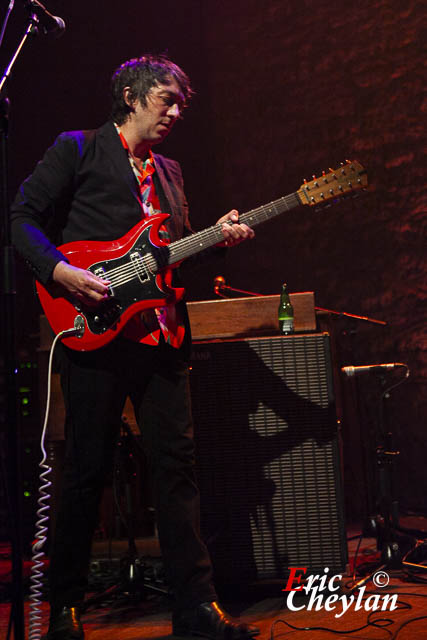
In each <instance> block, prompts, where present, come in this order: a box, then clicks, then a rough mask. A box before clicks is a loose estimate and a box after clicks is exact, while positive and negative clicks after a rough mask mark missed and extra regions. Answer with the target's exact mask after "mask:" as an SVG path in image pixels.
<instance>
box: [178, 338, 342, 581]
mask: <svg viewBox="0 0 427 640" xmlns="http://www.w3.org/2000/svg"><path fill="white" fill-rule="evenodd" d="M190 380H191V389H192V397H193V414H194V422H195V438H196V446H197V469H198V480H199V486H200V492H201V500H202V503H201V507H202V512H201V518H202V532H203V535H204V537H205V540H206V542H207V544H208V546H209V548H210V551H211V554H212V558H213V561H214V567H215V573H216V580H217V581H218V580H219V581H221V580H225V581H226V582H227V583H238V582H242V581H248V580H250V581H253V580H266V579H267V580H268V579H282V578H285V577H286V575H287V573H288V567H291V566H306V567H308V569H309V570H310V571H312V572H314V571H323V569H324V568H325V567H329V569H330V570H331V571H332V570H336V571H337V572H338V571H341V570H342V569H343V568H344V567H345V563H346V561H347V554H346V546H345V535H344V522H343V513H342V496H341V487H340V472H339V454H338V442H337V425H336V417H335V412H334V403H333V393H332V377H331V366H330V357H329V342H328V336H327V335H326V334H310V335H293V336H279V337H273V338H259V339H247V340H233V341H223V342H208V343H199V344H195V345H194V353H193V359H192V371H191V377H190Z"/></svg>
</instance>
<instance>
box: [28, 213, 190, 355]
mask: <svg viewBox="0 0 427 640" xmlns="http://www.w3.org/2000/svg"><path fill="white" fill-rule="evenodd" d="M168 217H169V216H168V215H167V214H163V213H160V214H157V215H154V216H151V217H149V218H147V219H145V220H142V221H141V222H140V223H138V224H137V225H136V226H135V227H133V228H132V229H131V230H130V231H128V233H127V234H126V235H124V236H123V237H122V238H119V239H118V240H114V241H111V242H99V241H82V242H70V243H68V244H64V245H62V246H60V247H58V249H59V250H60V251H61V253H63V254H64V256H65V257H66V258H67V259H68V260H69V262H70V264H72V265H73V266H75V267H80V268H81V269H86V270H88V271H91V272H92V273H94V274H95V275H97V276H99V277H101V278H105V279H107V280H109V281H110V282H111V285H110V297H109V298H108V299H107V300H105V301H103V302H101V304H100V305H98V306H96V307H87V306H84V305H83V304H82V303H80V302H79V301H77V300H75V299H73V298H72V297H71V296H66V297H64V292H63V290H61V293H60V294H58V292H57V289H58V287H57V285H55V284H53V285H48V286H46V287H44V286H43V285H42V284H40V283H39V282H36V288H37V292H38V295H39V298H40V302H41V305H42V307H43V310H44V312H45V314H46V317H47V319H48V321H49V323H50V325H51V327H52V329H53V331H54V332H55V334H58V333H59V332H60V331H65V330H67V329H72V328H73V327H74V326H80V327H83V326H84V331H83V330H82V331H81V335H80V337H77V336H71V337H64V339H63V342H64V344H65V345H66V346H67V347H70V348H71V349H75V350H78V351H92V350H94V349H98V348H100V347H103V346H104V345H106V344H108V343H109V342H111V340H113V339H114V338H115V337H116V336H117V335H118V334H119V333H120V331H121V330H122V329H123V327H124V326H125V325H126V323H127V322H128V320H129V319H130V318H131V317H132V316H134V315H135V314H137V313H141V311H144V310H145V309H149V308H153V307H162V306H164V305H166V304H171V303H175V302H177V301H178V300H180V299H181V298H182V296H183V295H184V289H177V288H172V286H171V282H172V268H173V267H171V266H167V265H168V257H169V248H168V244H167V243H166V242H165V241H164V240H162V239H161V237H160V235H161V229H160V227H161V226H162V224H164V222H165V220H166V219H167V218H168ZM174 266H176V265H174Z"/></svg>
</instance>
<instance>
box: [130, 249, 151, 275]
mask: <svg viewBox="0 0 427 640" xmlns="http://www.w3.org/2000/svg"><path fill="white" fill-rule="evenodd" d="M129 258H130V261H131V263H132V266H133V268H134V269H135V272H136V275H137V276H138V278H139V280H140V282H146V281H147V280H149V279H150V275H149V273H148V269H147V267H146V266H145V262H144V257H143V256H142V255H141V254H140V253H139V251H133V252H132V253H131V254H130V255H129Z"/></svg>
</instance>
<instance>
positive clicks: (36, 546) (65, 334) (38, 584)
mask: <svg viewBox="0 0 427 640" xmlns="http://www.w3.org/2000/svg"><path fill="white" fill-rule="evenodd" d="M83 331H84V327H82V326H75V328H74V329H67V330H66V331H61V332H60V333H58V335H57V336H56V337H55V339H54V340H53V342H52V346H51V348H50V354H49V365H48V372H47V394H46V410H45V417H44V423H43V429H42V434H41V438H40V449H41V452H42V459H41V461H40V462H39V467H40V468H41V469H42V471H41V473H40V475H39V480H40V486H39V498H38V500H37V504H38V505H39V508H38V510H37V514H36V516H37V521H36V534H35V541H34V542H33V545H32V565H31V575H30V597H29V600H30V610H29V616H28V625H29V635H28V640H40V639H41V626H42V612H41V609H40V607H41V604H42V600H41V598H42V588H43V583H42V579H43V568H44V556H45V553H44V551H43V546H44V544H45V542H46V534H47V532H48V526H47V525H48V522H49V509H50V505H49V500H50V494H49V493H48V489H49V487H50V486H51V484H52V483H51V482H50V480H48V476H49V474H50V473H51V471H52V467H50V466H49V465H48V464H46V461H47V454H46V449H45V438H46V431H47V424H48V419H49V410H50V396H51V386H52V384H51V378H52V362H53V354H54V351H55V347H56V345H57V342H58V340H62V339H63V338H69V337H71V336H81V335H82V334H83Z"/></svg>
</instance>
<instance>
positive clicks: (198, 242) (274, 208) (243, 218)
mask: <svg viewBox="0 0 427 640" xmlns="http://www.w3.org/2000/svg"><path fill="white" fill-rule="evenodd" d="M300 204H301V202H300V199H299V197H298V194H297V193H291V194H290V195H288V196H283V197H282V198H279V199H278V200H274V201H273V202H270V203H269V204H265V205H263V206H261V207H258V208H256V209H252V210H251V211H247V212H246V213H243V214H242V215H240V216H239V222H240V223H244V224H247V225H248V226H249V227H255V226H256V225H258V224H261V223H262V222H266V221H267V220H270V219H271V218H274V217H275V216H278V215H280V214H281V213H283V212H285V211H290V210H291V209H295V207H298V206H299V205H300ZM223 239H224V236H223V235H222V228H221V225H220V224H214V225H213V226H212V227H208V228H207V229H204V230H203V231H199V232H198V233H194V234H193V235H191V236H188V237H187V238H183V239H182V240H177V241H176V242H172V244H170V245H169V246H168V253H169V255H168V264H169V265H173V264H175V263H176V262H180V261H181V260H184V259H185V258H189V257H190V256H192V255H195V254H196V253H199V252H200V251H203V250H204V249H208V248H209V247H212V246H213V245H215V244H218V242H221V241H222V240H223Z"/></svg>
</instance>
